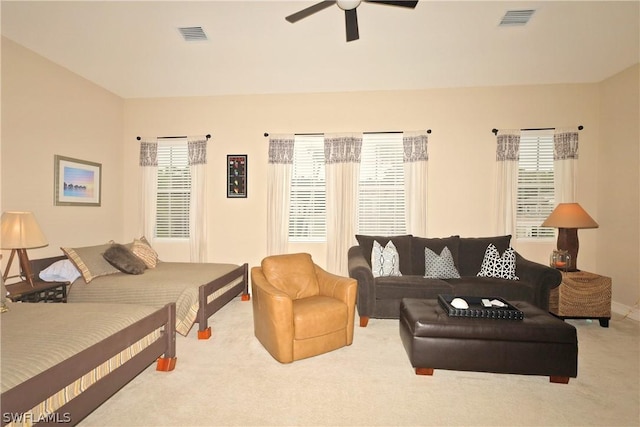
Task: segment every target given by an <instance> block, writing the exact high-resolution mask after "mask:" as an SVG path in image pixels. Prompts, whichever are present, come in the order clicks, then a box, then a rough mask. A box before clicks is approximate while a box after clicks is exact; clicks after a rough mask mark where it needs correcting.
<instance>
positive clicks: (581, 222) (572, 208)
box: [542, 203, 598, 228]
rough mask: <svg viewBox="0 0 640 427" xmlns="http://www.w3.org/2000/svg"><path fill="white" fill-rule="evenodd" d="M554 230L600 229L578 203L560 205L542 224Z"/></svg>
mask: <svg viewBox="0 0 640 427" xmlns="http://www.w3.org/2000/svg"><path fill="white" fill-rule="evenodd" d="M542 226H543V227H554V228H598V223H597V222H595V221H594V220H593V218H591V217H590V216H589V214H588V213H587V212H586V211H585V210H584V209H582V206H580V205H579V204H578V203H559V204H558V206H556V208H555V209H554V210H553V212H551V215H549V217H548V218H547V219H546V220H545V221H544V222H543V223H542Z"/></svg>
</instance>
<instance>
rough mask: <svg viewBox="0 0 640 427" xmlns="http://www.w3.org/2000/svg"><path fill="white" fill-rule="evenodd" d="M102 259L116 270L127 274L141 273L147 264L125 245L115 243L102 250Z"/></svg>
mask: <svg viewBox="0 0 640 427" xmlns="http://www.w3.org/2000/svg"><path fill="white" fill-rule="evenodd" d="M103 256H104V259H106V260H107V261H109V263H110V264H111V265H113V266H114V267H115V268H117V269H118V270H120V271H122V272H123V273H128V274H142V273H144V270H145V269H146V268H147V266H146V265H145V264H144V262H143V261H142V260H141V259H140V258H138V257H137V256H135V255H134V254H133V252H131V250H130V249H128V248H127V247H126V246H125V245H121V244H118V243H115V244H113V245H111V247H110V248H109V249H107V250H106V251H104V254H103Z"/></svg>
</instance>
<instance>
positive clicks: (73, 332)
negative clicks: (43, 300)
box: [0, 301, 176, 426]
mask: <svg viewBox="0 0 640 427" xmlns="http://www.w3.org/2000/svg"><path fill="white" fill-rule="evenodd" d="M6 306H7V307H8V311H6V312H3V313H2V314H1V315H0V322H2V348H1V350H0V351H1V358H2V368H1V369H2V371H1V374H2V379H1V390H2V396H1V403H0V405H1V413H2V426H5V425H13V426H18V425H20V426H22V425H24V426H29V425H32V424H38V423H43V424H45V423H64V424H69V425H75V424H77V423H78V422H80V420H82V419H83V418H84V417H86V416H87V415H88V414H89V413H91V412H92V411H93V410H94V409H95V408H97V407H98V406H100V405H101V404H102V403H103V402H104V401H106V400H107V399H108V398H109V397H110V396H112V395H113V394H114V393H116V392H117V391H118V390H119V389H120V388H122V387H123V386H124V385H125V384H127V383H128V382H129V381H130V380H131V379H133V378H134V377H135V376H137V375H138V374H139V373H140V372H142V371H143V370H145V369H146V368H147V367H148V366H150V365H151V364H152V363H153V362H156V370H160V371H171V370H173V369H174V367H175V363H176V357H175V350H176V333H175V308H176V306H175V304H173V303H171V304H167V305H165V306H164V307H162V308H159V309H158V308H154V307H149V306H140V305H134V304H29V303H12V302H10V301H7V303H6Z"/></svg>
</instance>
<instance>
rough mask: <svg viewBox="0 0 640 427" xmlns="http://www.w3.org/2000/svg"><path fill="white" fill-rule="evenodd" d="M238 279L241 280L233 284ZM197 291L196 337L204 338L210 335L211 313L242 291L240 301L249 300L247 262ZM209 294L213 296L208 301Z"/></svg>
mask: <svg viewBox="0 0 640 427" xmlns="http://www.w3.org/2000/svg"><path fill="white" fill-rule="evenodd" d="M238 279H241V280H240V281H238V282H237V283H235V284H234V282H236V281H237V280H238ZM199 293H200V296H199V304H200V305H199V307H198V316H197V321H198V339H201V340H206V339H209V338H210V337H211V327H210V326H208V319H209V317H211V315H212V314H213V313H215V312H216V311H218V310H220V309H221V308H222V307H224V306H225V305H226V304H227V303H228V302H229V301H231V300H232V299H234V298H235V297H236V296H238V294H240V293H242V301H249V299H250V296H249V264H247V263H244V264H243V265H241V266H239V267H238V268H236V269H235V270H233V271H230V272H229V273H227V274H225V275H223V276H220V277H218V278H217V279H215V280H212V281H211V282H209V283H207V284H206V285H202V286H200V288H199ZM210 296H213V299H212V300H211V301H209V299H210V298H209V297H210Z"/></svg>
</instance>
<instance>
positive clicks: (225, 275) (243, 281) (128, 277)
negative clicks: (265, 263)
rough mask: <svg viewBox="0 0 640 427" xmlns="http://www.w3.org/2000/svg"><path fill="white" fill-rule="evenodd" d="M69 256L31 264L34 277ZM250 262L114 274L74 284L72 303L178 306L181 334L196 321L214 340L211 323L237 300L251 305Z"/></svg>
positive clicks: (202, 334) (172, 265) (161, 265)
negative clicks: (214, 315)
mask: <svg viewBox="0 0 640 427" xmlns="http://www.w3.org/2000/svg"><path fill="white" fill-rule="evenodd" d="M65 259H67V257H66V256H58V257H51V258H43V259H39V260H33V261H31V267H32V271H33V272H34V275H38V274H39V272H40V271H41V270H44V269H45V268H47V267H48V266H50V265H52V264H53V263H55V262H57V261H60V260H65ZM248 270H249V267H248V264H246V263H245V264H243V265H236V264H223V263H183V262H158V263H157V265H155V266H154V268H149V269H146V270H145V271H144V273H143V274H126V273H122V272H119V271H118V272H110V273H109V274H106V275H101V276H97V277H93V278H92V279H91V281H90V282H89V283H87V282H86V281H85V280H84V279H83V277H80V278H78V279H76V280H74V281H73V282H72V283H71V286H70V287H69V288H68V290H67V302H69V303H79V302H110V303H121V304H143V305H150V306H154V307H161V306H163V305H164V304H166V303H169V302H175V303H176V331H177V332H178V333H179V334H181V335H184V336H186V335H187V334H188V333H189V331H190V330H191V327H192V326H193V325H194V323H195V322H197V323H198V338H199V339H208V338H209V337H211V327H210V326H209V325H208V319H209V317H211V316H212V315H213V314H214V313H215V312H216V311H218V310H220V309H221V308H222V307H223V306H224V305H226V304H227V303H228V302H230V301H231V300H232V299H234V298H235V297H237V296H238V295H240V294H242V295H241V299H242V300H243V301H248V300H249V299H250V297H249V288H248Z"/></svg>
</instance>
